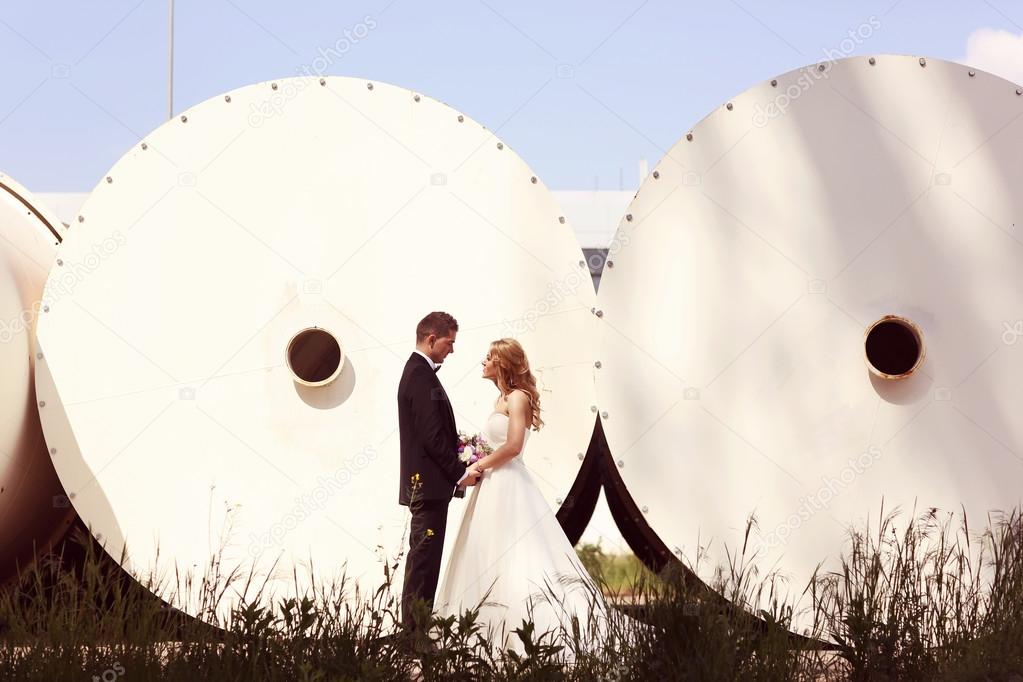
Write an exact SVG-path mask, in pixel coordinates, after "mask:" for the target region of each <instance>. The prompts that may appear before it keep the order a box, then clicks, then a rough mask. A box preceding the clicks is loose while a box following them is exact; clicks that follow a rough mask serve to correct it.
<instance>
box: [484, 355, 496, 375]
mask: <svg viewBox="0 0 1023 682" xmlns="http://www.w3.org/2000/svg"><path fill="white" fill-rule="evenodd" d="M482 365H483V378H484V379H496V378H497V355H496V354H495V353H494V351H488V352H487V357H485V358H483V363H482Z"/></svg>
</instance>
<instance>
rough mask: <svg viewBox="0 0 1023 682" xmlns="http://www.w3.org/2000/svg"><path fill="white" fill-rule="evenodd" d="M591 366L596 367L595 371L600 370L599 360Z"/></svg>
mask: <svg viewBox="0 0 1023 682" xmlns="http://www.w3.org/2000/svg"><path fill="white" fill-rule="evenodd" d="M593 366H594V367H596V368H597V369H600V360H597V361H596V362H594V363H593Z"/></svg>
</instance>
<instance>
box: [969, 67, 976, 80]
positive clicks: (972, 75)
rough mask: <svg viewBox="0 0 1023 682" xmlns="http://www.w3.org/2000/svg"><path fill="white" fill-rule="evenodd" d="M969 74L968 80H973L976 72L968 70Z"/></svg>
mask: <svg viewBox="0 0 1023 682" xmlns="http://www.w3.org/2000/svg"><path fill="white" fill-rule="evenodd" d="M969 74H970V78H973V77H974V76H976V75H977V72H976V71H974V70H973V69H970V71H969Z"/></svg>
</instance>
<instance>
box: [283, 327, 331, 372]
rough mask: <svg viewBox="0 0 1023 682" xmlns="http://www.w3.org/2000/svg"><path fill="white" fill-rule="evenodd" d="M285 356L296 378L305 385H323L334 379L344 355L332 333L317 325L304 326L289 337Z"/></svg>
mask: <svg viewBox="0 0 1023 682" xmlns="http://www.w3.org/2000/svg"><path fill="white" fill-rule="evenodd" d="M286 355H287V361H288V369H290V370H291V373H292V375H293V376H294V377H295V380H296V381H298V382H299V383H301V384H305V385H306V386H323V385H325V384H329V383H330V382H331V381H333V380H334V379H336V378H337V375H338V374H340V373H341V362H342V359H343V357H344V354H343V353H342V352H341V344H340V343H339V342H338V340H337V339H336V338H334V335H333V334H331V333H330V332H328V331H327V330H326V329H321V328H319V327H310V328H308V329H303V330H302V331H300V332H299V333H297V334H295V335H294V336H293V337H291V341H289V342H288V350H287V353H286Z"/></svg>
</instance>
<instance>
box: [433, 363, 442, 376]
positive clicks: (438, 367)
mask: <svg viewBox="0 0 1023 682" xmlns="http://www.w3.org/2000/svg"><path fill="white" fill-rule="evenodd" d="M438 369H440V365H437V366H436V367H434V368H433V372H434V374H436V373H437V370H438Z"/></svg>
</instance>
